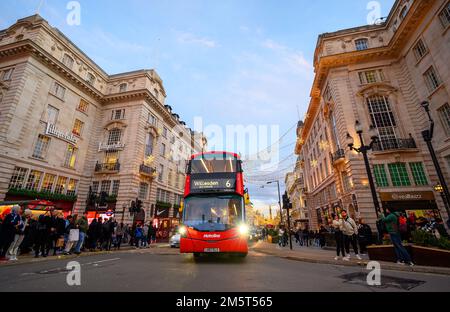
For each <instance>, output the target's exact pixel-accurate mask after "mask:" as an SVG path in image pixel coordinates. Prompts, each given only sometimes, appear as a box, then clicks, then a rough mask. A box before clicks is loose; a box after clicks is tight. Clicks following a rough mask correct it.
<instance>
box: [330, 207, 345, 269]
mask: <svg viewBox="0 0 450 312" xmlns="http://www.w3.org/2000/svg"><path fill="white" fill-rule="evenodd" d="M332 217H333V219H334V220H333V223H332V226H333V230H334V238H335V240H336V257H334V260H336V261H337V260H339V259H341V256H342V258H345V248H344V235H343V234H342V220H341V219H339V216H338V215H337V214H334V213H333V214H332Z"/></svg>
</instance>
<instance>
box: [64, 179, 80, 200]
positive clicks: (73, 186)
mask: <svg viewBox="0 0 450 312" xmlns="http://www.w3.org/2000/svg"><path fill="white" fill-rule="evenodd" d="M77 186H78V180H75V179H70V180H69V183H68V184H67V192H66V194H67V195H70V196H74V195H75V194H76V193H77Z"/></svg>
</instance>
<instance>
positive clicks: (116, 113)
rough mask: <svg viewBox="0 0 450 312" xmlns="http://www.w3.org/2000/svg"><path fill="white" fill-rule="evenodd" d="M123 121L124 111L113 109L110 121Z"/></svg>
mask: <svg viewBox="0 0 450 312" xmlns="http://www.w3.org/2000/svg"><path fill="white" fill-rule="evenodd" d="M120 119H125V110H124V109H115V110H113V111H112V114H111V120H120Z"/></svg>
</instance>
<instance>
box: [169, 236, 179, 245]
mask: <svg viewBox="0 0 450 312" xmlns="http://www.w3.org/2000/svg"><path fill="white" fill-rule="evenodd" d="M170 247H171V248H180V233H176V234H174V235H172V236H171V237H170Z"/></svg>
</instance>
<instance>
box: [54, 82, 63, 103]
mask: <svg viewBox="0 0 450 312" xmlns="http://www.w3.org/2000/svg"><path fill="white" fill-rule="evenodd" d="M51 93H52V94H53V95H54V96H56V97H57V98H59V99H61V100H64V96H65V95H66V88H64V87H63V86H62V85H60V84H59V83H57V82H55V83H54V84H53V88H52V92H51Z"/></svg>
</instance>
